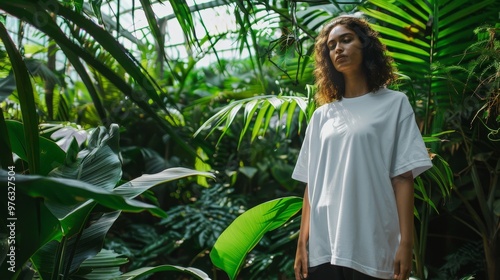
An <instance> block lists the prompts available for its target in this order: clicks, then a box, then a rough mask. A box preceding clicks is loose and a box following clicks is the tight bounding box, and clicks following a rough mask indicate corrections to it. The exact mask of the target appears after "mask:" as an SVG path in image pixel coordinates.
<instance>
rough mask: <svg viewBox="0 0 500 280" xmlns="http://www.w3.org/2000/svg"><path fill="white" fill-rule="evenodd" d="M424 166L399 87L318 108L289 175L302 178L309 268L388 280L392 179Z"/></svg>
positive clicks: (395, 237)
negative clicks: (338, 269) (342, 269)
mask: <svg viewBox="0 0 500 280" xmlns="http://www.w3.org/2000/svg"><path fill="white" fill-rule="evenodd" d="M431 166H432V162H431V160H430V159H429V155H428V152H427V149H426V148H425V145H424V142H423V140H422V136H421V134H420V131H419V130H418V127H417V125H416V122H415V117H414V113H413V110H412V107H411V105H410V103H409V101H408V98H407V97H406V95H404V94H403V93H401V92H397V91H392V90H389V89H386V88H383V89H380V90H379V91H377V92H375V93H368V94H365V95H362V96H360V97H355V98H343V99H342V100H341V101H336V102H332V103H328V104H326V105H323V106H321V107H319V108H317V109H316V111H315V112H314V114H313V116H312V118H311V120H310V122H309V125H308V127H307V129H306V134H305V139H304V142H303V144H302V148H301V150H300V154H299V157H298V160H297V164H296V166H295V169H294V171H293V174H292V178H294V179H296V180H298V181H302V182H306V183H307V184H308V190H309V192H308V195H309V203H310V205H311V212H310V213H311V217H310V229H309V266H311V267H312V266H317V265H320V264H323V263H331V264H335V265H339V266H345V267H350V268H352V269H355V270H358V271H360V272H362V273H364V274H367V275H371V276H373V277H378V278H385V279H390V278H392V276H393V275H394V257H395V254H396V250H397V248H398V245H399V238H400V230H399V220H398V212H397V207H396V199H395V195H394V191H393V188H392V185H391V178H392V177H395V176H397V175H400V174H403V173H405V172H407V171H410V170H411V171H412V172H413V176H414V177H415V176H417V175H419V174H420V173H422V172H424V171H425V170H426V169H428V168H430V167H431Z"/></svg>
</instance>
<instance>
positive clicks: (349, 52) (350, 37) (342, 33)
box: [327, 25, 363, 75]
mask: <svg viewBox="0 0 500 280" xmlns="http://www.w3.org/2000/svg"><path fill="white" fill-rule="evenodd" d="M327 46H328V49H329V50H330V59H331V60H332V63H333V66H334V67H335V69H337V71H339V72H341V73H343V74H344V75H345V74H349V73H357V72H359V71H361V65H362V63H363V50H362V47H363V46H362V43H361V41H360V40H359V37H358V35H356V33H355V32H354V31H352V30H350V29H348V28H347V27H345V26H344V25H336V26H335V27H333V29H332V31H330V34H329V36H328V41H327Z"/></svg>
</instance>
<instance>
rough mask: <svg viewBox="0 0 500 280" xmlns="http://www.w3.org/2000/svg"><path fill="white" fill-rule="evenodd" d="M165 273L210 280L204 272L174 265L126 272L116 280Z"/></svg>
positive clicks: (128, 279) (127, 279)
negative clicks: (176, 273) (177, 273)
mask: <svg viewBox="0 0 500 280" xmlns="http://www.w3.org/2000/svg"><path fill="white" fill-rule="evenodd" d="M165 271H171V272H180V273H183V274H187V275H190V276H192V277H194V278H195V279H200V280H210V277H208V275H207V274H206V273H205V272H203V271H201V270H199V269H197V268H194V267H181V266H176V265H159V266H155V267H142V268H139V269H136V270H134V271H130V272H127V273H125V274H123V275H122V276H120V277H119V278H118V279H119V280H132V279H142V277H144V276H148V275H151V274H153V273H156V272H165Z"/></svg>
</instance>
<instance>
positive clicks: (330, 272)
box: [307, 263, 379, 280]
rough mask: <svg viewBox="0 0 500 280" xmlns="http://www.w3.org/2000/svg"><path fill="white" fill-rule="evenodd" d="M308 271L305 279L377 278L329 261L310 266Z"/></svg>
mask: <svg viewBox="0 0 500 280" xmlns="http://www.w3.org/2000/svg"><path fill="white" fill-rule="evenodd" d="M308 271H309V272H308V274H309V275H308V277H307V280H379V278H375V277H372V276H368V275H366V274H363V273H361V272H359V271H356V270H354V269H352V268H347V267H342V266H338V265H333V264H329V263H325V264H321V265H318V266H314V267H310V268H309V269H308Z"/></svg>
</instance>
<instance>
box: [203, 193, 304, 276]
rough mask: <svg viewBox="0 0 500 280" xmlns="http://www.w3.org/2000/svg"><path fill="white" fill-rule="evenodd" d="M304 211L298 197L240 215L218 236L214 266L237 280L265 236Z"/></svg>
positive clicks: (213, 253)
mask: <svg viewBox="0 0 500 280" xmlns="http://www.w3.org/2000/svg"><path fill="white" fill-rule="evenodd" d="M301 208H302V199H301V198H299V197H285V198H279V199H275V200H271V201H268V202H265V203H262V204H259V205H257V206H255V207H253V208H251V209H249V210H248V211H246V212H244V213H243V214H241V215H240V216H239V217H238V218H236V219H235V220H234V221H233V222H232V223H231V224H230V225H229V227H227V229H226V230H224V232H222V234H221V235H220V236H219V238H218V239H217V241H216V242H215V245H214V247H213V249H212V251H211V252H210V259H211V260H212V263H213V264H214V265H215V266H217V267H219V268H220V269H222V270H224V271H225V272H226V273H227V274H228V275H229V278H230V279H235V278H236V276H237V275H238V272H239V271H240V269H241V267H242V265H243V262H244V261H245V257H246V255H247V254H248V253H249V252H250V251H251V250H252V249H253V248H254V247H255V245H257V243H258V242H259V241H260V240H261V238H262V237H263V236H264V234H265V233H267V232H269V231H271V230H274V229H276V228H278V227H280V226H282V225H283V224H284V223H285V222H286V221H288V220H289V219H290V218H291V217H292V216H294V215H295V214H296V213H297V212H298V211H299V210H300V209H301Z"/></svg>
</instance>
